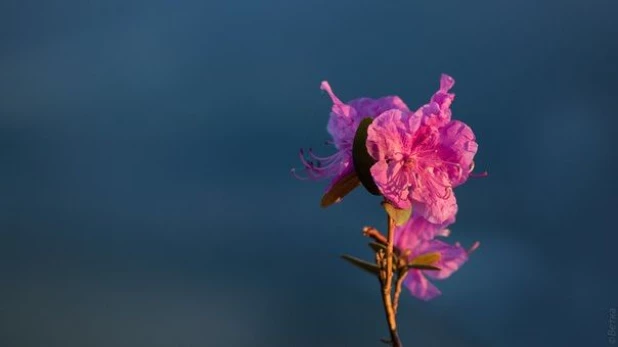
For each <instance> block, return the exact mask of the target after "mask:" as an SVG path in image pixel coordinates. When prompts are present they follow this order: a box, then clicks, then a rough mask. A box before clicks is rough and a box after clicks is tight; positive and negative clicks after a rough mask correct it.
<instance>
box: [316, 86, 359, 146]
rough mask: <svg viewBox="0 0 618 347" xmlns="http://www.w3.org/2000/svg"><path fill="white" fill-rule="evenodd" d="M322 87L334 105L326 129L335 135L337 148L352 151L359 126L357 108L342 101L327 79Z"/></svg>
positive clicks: (334, 140)
mask: <svg viewBox="0 0 618 347" xmlns="http://www.w3.org/2000/svg"><path fill="white" fill-rule="evenodd" d="M320 88H321V89H322V90H324V91H326V92H327V93H328V95H329V96H330V98H331V100H332V101H333V107H332V109H331V113H330V118H329V119H328V125H327V126H326V130H327V131H328V133H329V134H330V135H331V136H332V137H333V142H334V143H335V146H336V147H337V149H340V150H346V151H347V150H350V151H351V148H352V141H353V140H354V134H355V133H356V128H357V127H358V119H357V118H358V117H357V114H356V110H354V108H353V107H351V106H349V105H346V104H344V103H343V102H341V100H339V98H338V97H337V96H336V95H335V93H333V90H332V88H331V87H330V84H329V83H328V82H327V81H323V82H322V84H321V85H320Z"/></svg>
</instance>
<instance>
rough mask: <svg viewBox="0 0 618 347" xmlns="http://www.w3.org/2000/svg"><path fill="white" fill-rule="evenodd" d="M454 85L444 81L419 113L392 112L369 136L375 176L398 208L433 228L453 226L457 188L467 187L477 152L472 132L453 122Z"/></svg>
mask: <svg viewBox="0 0 618 347" xmlns="http://www.w3.org/2000/svg"><path fill="white" fill-rule="evenodd" d="M453 84H454V81H453V79H452V78H451V77H449V76H447V75H443V76H442V80H441V84H440V90H439V91H438V92H436V94H434V96H433V97H432V98H431V101H430V103H429V104H427V105H425V106H422V107H421V108H420V109H418V110H417V111H416V112H414V113H412V112H407V111H405V110H398V109H395V110H389V111H386V112H383V113H382V114H380V115H379V116H378V117H376V118H375V120H374V121H373V123H372V124H371V125H370V126H369V128H368V130H367V151H368V152H369V154H370V155H371V156H372V157H373V158H374V159H375V160H377V162H376V163H375V164H374V165H373V166H372V167H371V175H372V176H373V179H374V181H375V183H376V185H377V186H378V188H379V189H380V191H381V193H382V194H383V195H384V196H385V197H386V198H387V199H388V200H390V201H391V202H392V203H393V204H394V205H395V206H396V207H398V208H410V207H411V206H414V208H415V210H416V211H419V212H420V213H421V214H422V215H423V217H425V218H426V219H427V220H428V221H429V222H432V223H437V224H441V223H445V222H449V221H451V222H452V221H453V219H454V217H455V214H456V213H457V201H456V200H455V196H454V194H453V191H452V190H453V188H454V187H456V186H458V185H460V184H462V183H464V182H465V181H466V180H467V179H468V176H469V175H470V172H471V170H472V166H473V159H474V155H475V154H476V151H477V147H478V145H477V143H476V141H475V137H474V133H473V132H472V129H470V127H468V126H467V125H466V124H464V123H462V122H460V121H453V120H451V110H450V104H451V102H452V100H453V98H454V94H449V93H447V91H448V90H449V89H450V88H451V87H452V86H453Z"/></svg>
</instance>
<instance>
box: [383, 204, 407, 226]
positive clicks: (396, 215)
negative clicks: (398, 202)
mask: <svg viewBox="0 0 618 347" xmlns="http://www.w3.org/2000/svg"><path fill="white" fill-rule="evenodd" d="M382 206H383V207H384V209H385V210H386V213H388V215H389V216H390V217H391V218H392V219H394V220H395V225H397V226H402V225H404V224H406V222H407V221H408V220H409V219H410V216H411V215H412V207H410V208H407V209H405V210H403V209H399V208H396V207H395V206H393V205H391V204H390V203H388V202H383V203H382Z"/></svg>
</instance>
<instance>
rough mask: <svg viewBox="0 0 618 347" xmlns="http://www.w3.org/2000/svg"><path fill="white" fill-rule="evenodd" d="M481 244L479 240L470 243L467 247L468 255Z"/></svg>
mask: <svg viewBox="0 0 618 347" xmlns="http://www.w3.org/2000/svg"><path fill="white" fill-rule="evenodd" d="M480 245H481V243H480V242H479V241H476V242H475V243H474V244H472V246H470V248H468V255H470V254H472V252H474V251H476V249H477V248H479V246H480Z"/></svg>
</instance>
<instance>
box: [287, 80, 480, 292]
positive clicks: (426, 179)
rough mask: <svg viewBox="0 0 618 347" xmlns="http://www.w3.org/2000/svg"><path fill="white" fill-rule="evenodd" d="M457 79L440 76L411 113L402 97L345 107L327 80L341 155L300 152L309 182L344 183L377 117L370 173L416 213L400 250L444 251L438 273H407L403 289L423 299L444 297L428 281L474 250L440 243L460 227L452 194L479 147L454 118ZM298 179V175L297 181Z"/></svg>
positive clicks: (399, 238)
mask: <svg viewBox="0 0 618 347" xmlns="http://www.w3.org/2000/svg"><path fill="white" fill-rule="evenodd" d="M454 84H455V81H454V79H453V78H452V77H450V76H447V75H444V74H443V75H442V77H441V79H440V88H439V90H438V91H437V92H436V93H435V94H434V95H433V96H432V97H431V99H430V100H429V102H428V103H427V104H425V105H423V106H421V107H420V108H418V109H417V110H416V111H410V109H409V108H408V107H407V106H406V104H405V103H404V102H403V101H402V100H401V99H400V98H399V97H397V96H387V97H383V98H380V99H370V98H360V99H355V100H352V101H350V102H348V103H343V102H342V101H341V100H339V98H337V97H336V96H335V94H334V93H333V92H332V90H331V87H330V85H329V84H328V83H327V82H322V86H321V88H322V89H323V90H325V91H326V92H327V93H328V94H329V95H330V97H331V99H332V101H333V107H332V110H331V113H330V119H329V122H328V126H327V130H328V132H329V133H330V135H331V136H332V138H333V140H332V144H334V146H335V148H336V149H337V151H336V153H335V154H333V155H331V156H329V157H319V156H317V155H315V154H314V153H313V152H312V151H309V152H308V156H309V158H308V159H307V158H305V154H306V153H304V152H303V151H301V160H302V163H303V165H304V169H305V172H306V175H307V177H308V178H311V179H322V178H332V180H331V184H330V185H329V187H328V189H330V188H331V187H332V186H333V185H335V184H336V183H337V182H338V181H339V180H340V179H342V177H345V176H346V175H349V174H350V173H353V172H354V170H355V168H354V164H353V160H352V151H353V140H354V136H355V134H356V130H357V128H358V127H359V124H360V122H361V121H362V120H363V119H365V118H367V117H370V118H373V121H372V123H371V124H370V125H369V127H368V129H367V140H366V150H367V152H368V153H369V155H370V156H371V157H372V158H373V159H374V160H375V163H374V164H373V165H372V166H371V168H370V172H371V176H372V178H373V181H374V182H375V184H376V186H377V187H378V189H379V191H380V193H381V194H382V195H383V196H384V198H385V200H387V201H389V202H390V203H391V204H392V205H394V206H395V207H397V208H400V209H408V208H412V210H413V215H412V217H411V218H410V220H409V221H408V222H407V223H406V224H405V225H403V226H401V227H398V228H397V229H396V233H395V247H397V248H398V249H400V250H401V251H405V253H406V254H408V256H409V257H410V259H413V258H414V257H416V256H419V255H422V254H426V253H436V252H437V253H439V254H440V256H441V257H440V261H439V263H438V264H437V265H436V266H437V267H439V268H440V271H435V270H433V271H432V270H410V271H411V273H409V274H408V276H407V278H406V282H405V284H406V286H407V287H408V289H409V290H410V291H411V293H412V294H413V295H414V296H416V297H419V298H421V299H424V300H429V299H431V298H434V297H435V296H437V295H439V293H440V292H439V290H438V289H437V288H436V287H434V286H433V285H432V284H431V283H429V282H428V281H427V279H426V278H425V276H424V275H427V276H429V277H432V278H436V279H443V278H446V277H449V276H450V275H451V274H452V273H453V272H454V271H456V270H457V269H458V268H459V267H460V266H461V265H462V264H463V263H464V262H465V261H466V260H467V258H468V254H469V253H470V251H471V250H473V249H474V248H476V247H477V246H478V244H476V245H475V246H473V247H472V249H471V250H469V251H466V250H464V249H463V248H462V247H461V246H460V245H459V244H455V245H449V244H447V243H445V242H443V241H440V240H437V239H436V237H438V236H447V235H448V233H447V232H445V230H446V227H447V226H448V225H450V224H452V223H453V222H454V221H455V215H456V214H457V201H456V199H455V195H454V193H453V189H454V188H455V187H457V186H459V185H461V184H463V183H464V182H466V180H467V179H468V177H469V176H470V173H471V171H472V169H473V166H474V162H473V159H474V155H475V154H476V151H477V147H478V145H477V143H476V139H475V136H474V133H473V132H472V129H470V127H469V126H467V125H466V124H464V123H463V122H460V121H457V120H452V119H451V114H452V112H451V108H450V106H451V103H452V102H453V100H454V98H455V94H453V93H450V92H449V91H450V89H451V88H452V87H453V85H454ZM297 176H298V175H297Z"/></svg>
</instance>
